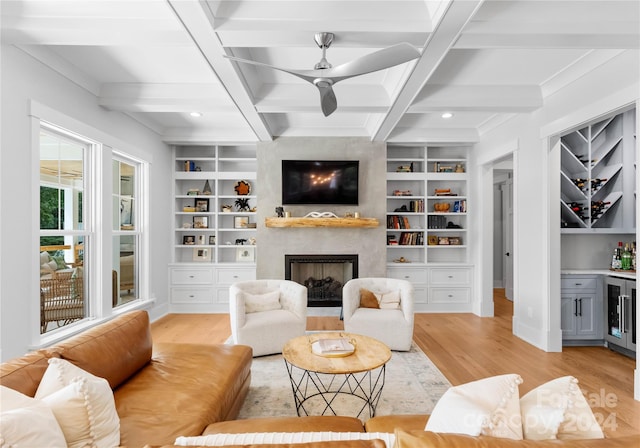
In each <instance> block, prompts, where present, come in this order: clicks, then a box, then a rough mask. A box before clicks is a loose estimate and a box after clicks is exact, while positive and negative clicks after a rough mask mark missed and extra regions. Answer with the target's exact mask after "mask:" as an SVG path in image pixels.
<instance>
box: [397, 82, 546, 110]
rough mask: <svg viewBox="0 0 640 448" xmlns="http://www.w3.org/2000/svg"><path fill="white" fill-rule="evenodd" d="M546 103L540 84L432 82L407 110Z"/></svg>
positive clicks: (502, 107) (531, 106)
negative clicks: (444, 83) (488, 84)
mask: <svg viewBox="0 0 640 448" xmlns="http://www.w3.org/2000/svg"><path fill="white" fill-rule="evenodd" d="M541 106H542V93H541V90H540V87H538V86H487V85H476V86H449V85H435V84H428V85H426V86H425V87H424V88H423V89H422V90H421V92H420V94H419V95H418V96H417V97H416V99H415V100H414V101H413V103H412V104H411V106H410V107H409V109H408V110H407V113H414V114H415V113H429V112H442V111H450V112H454V111H490V112H531V111H533V110H536V109H538V108H539V107H541Z"/></svg>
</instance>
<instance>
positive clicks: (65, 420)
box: [35, 358, 120, 448]
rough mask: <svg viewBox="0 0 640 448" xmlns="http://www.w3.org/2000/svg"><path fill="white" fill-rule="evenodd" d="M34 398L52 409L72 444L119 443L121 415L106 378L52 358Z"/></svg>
mask: <svg viewBox="0 0 640 448" xmlns="http://www.w3.org/2000/svg"><path fill="white" fill-rule="evenodd" d="M35 397H36V398H38V399H42V401H44V402H45V403H47V404H48V405H49V406H50V407H51V408H52V409H53V413H54V415H55V416H56V419H57V420H58V423H59V424H60V427H61V428H62V431H63V432H64V435H65V438H66V440H67V444H68V445H69V446H70V447H80V446H86V445H90V446H94V447H98V448H101V447H105V448H107V447H113V446H118V445H119V444H120V418H119V416H118V413H117V412H116V405H115V400H114V399H113V391H112V390H111V387H110V386H109V383H108V382H107V380H105V379H104V378H99V377H97V376H95V375H92V374H90V373H89V372H86V371H84V370H82V369H81V368H79V367H77V366H75V365H73V364H71V363H70V362H68V361H65V360H63V359H58V358H51V359H49V367H47V370H46V371H45V373H44V375H43V376H42V380H41V381H40V385H39V386H38V390H37V391H36V394H35Z"/></svg>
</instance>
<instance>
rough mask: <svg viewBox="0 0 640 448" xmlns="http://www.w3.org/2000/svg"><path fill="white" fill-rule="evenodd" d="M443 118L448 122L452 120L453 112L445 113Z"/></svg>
mask: <svg viewBox="0 0 640 448" xmlns="http://www.w3.org/2000/svg"><path fill="white" fill-rule="evenodd" d="M441 117H442V118H444V119H445V120H447V119H449V118H452V117H453V113H451V112H444V113H443V114H442V115H441Z"/></svg>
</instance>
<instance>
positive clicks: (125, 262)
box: [112, 154, 142, 307]
mask: <svg viewBox="0 0 640 448" xmlns="http://www.w3.org/2000/svg"><path fill="white" fill-rule="evenodd" d="M139 180H140V163H139V162H136V161H133V160H131V159H128V158H126V157H125V156H123V155H119V154H115V155H114V158H113V217H112V218H113V219H112V222H113V254H114V260H113V278H112V288H113V302H112V306H113V307H117V306H120V305H123V304H125V303H129V302H131V301H132V300H135V299H137V298H139V297H140V294H139V287H138V278H139V275H138V271H139V269H138V266H139V262H138V260H139V253H140V247H141V238H142V233H141V226H140V225H139V223H138V216H140V209H141V208H140V202H141V201H140V200H139V199H138V198H139V197H140V196H139V192H140V188H141V187H140V182H139Z"/></svg>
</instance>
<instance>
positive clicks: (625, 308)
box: [605, 278, 636, 358]
mask: <svg viewBox="0 0 640 448" xmlns="http://www.w3.org/2000/svg"><path fill="white" fill-rule="evenodd" d="M605 285H606V294H607V297H606V313H605V316H606V329H607V331H606V333H605V340H606V341H607V345H608V347H609V348H610V349H612V350H615V351H618V352H620V353H622V354H624V355H627V356H631V357H634V358H635V355H636V282H635V281H633V280H624V279H620V278H607V280H606V283H605Z"/></svg>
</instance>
